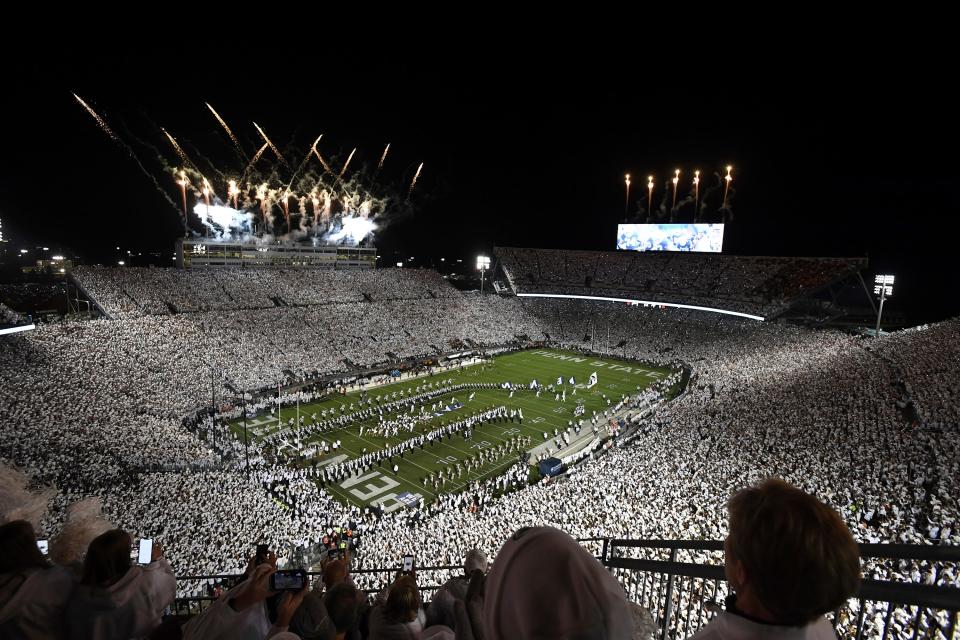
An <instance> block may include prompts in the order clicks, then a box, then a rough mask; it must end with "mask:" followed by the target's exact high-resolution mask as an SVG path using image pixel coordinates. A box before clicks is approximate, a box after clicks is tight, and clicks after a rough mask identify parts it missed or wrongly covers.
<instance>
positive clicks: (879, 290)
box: [873, 275, 894, 338]
mask: <svg viewBox="0 0 960 640" xmlns="http://www.w3.org/2000/svg"><path fill="white" fill-rule="evenodd" d="M893 280H894V277H893V276H890V275H880V276H877V277H875V278H874V279H873V281H874V283H876V284H874V286H873V293H874V294H875V295H878V296H880V309H878V310H877V331H876V333H875V334H874V335H876V336H877V337H878V338H879V337H880V318H881V317H882V316H883V303H884V301H885V300H886V299H887V296H892V295H893Z"/></svg>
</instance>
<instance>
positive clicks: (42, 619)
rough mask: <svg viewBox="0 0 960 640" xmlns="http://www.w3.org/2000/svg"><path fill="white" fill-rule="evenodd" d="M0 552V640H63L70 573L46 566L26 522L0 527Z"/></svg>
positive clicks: (71, 580) (71, 581) (9, 523)
mask: <svg viewBox="0 0 960 640" xmlns="http://www.w3.org/2000/svg"><path fill="white" fill-rule="evenodd" d="M0 549H3V553H0V638H25V637H42V638H65V637H67V636H66V628H65V621H64V611H65V609H66V606H67V602H68V601H69V598H70V594H71V592H72V591H73V576H72V575H71V574H70V571H69V570H68V569H67V568H65V567H59V566H56V565H52V564H50V562H49V561H48V560H47V559H46V558H45V557H44V555H43V554H42V553H41V551H40V549H39V547H38V545H37V536H36V534H35V533H34V530H33V525H32V524H30V523H29V522H27V521H26V520H14V521H12V522H8V523H6V524H4V525H2V526H0Z"/></svg>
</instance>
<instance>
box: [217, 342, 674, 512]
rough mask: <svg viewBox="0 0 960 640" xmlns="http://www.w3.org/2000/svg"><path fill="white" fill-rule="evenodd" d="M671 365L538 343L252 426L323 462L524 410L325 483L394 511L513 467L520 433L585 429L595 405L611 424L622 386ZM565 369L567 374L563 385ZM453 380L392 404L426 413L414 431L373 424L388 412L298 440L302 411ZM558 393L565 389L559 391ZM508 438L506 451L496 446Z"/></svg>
mask: <svg viewBox="0 0 960 640" xmlns="http://www.w3.org/2000/svg"><path fill="white" fill-rule="evenodd" d="M594 373H596V376H597V383H596V384H594V385H592V386H588V382H589V378H590V376H591V374H594ZM670 373H672V371H671V370H670V369H665V368H658V367H651V366H649V365H646V364H640V363H636V362H630V361H623V360H619V359H613V358H596V357H593V356H588V355H584V354H579V353H576V352H567V351H559V350H555V349H533V350H528V351H520V352H515V353H510V354H505V355H502V356H497V357H495V358H493V359H492V360H489V361H486V362H483V363H480V364H474V365H471V366H467V367H464V368H462V369H459V370H457V369H451V370H447V371H443V372H437V373H435V374H434V375H432V376H421V377H418V378H410V379H407V380H404V381H402V382H397V383H393V384H388V385H384V386H379V387H372V388H368V389H367V390H366V392H365V394H366V395H365V398H366V400H368V401H370V400H372V402H369V403H365V404H363V405H361V404H360V398H361V396H360V392H359V391H357V392H352V393H349V394H347V395H341V394H333V395H330V396H328V397H326V398H324V399H323V400H322V401H320V402H313V403H311V404H305V403H304V404H301V405H300V408H299V414H298V410H297V408H296V407H284V408H283V409H282V411H281V413H280V416H279V418H278V416H277V415H276V413H274V414H272V415H271V413H270V412H269V411H267V412H263V413H261V414H260V415H259V416H258V417H257V418H255V419H248V421H247V428H248V435H249V437H250V440H251V447H256V448H258V449H259V448H260V447H261V446H262V444H263V443H261V442H260V440H262V439H263V438H264V437H267V436H271V435H277V434H278V437H276V438H274V440H276V441H278V442H279V446H277V447H276V449H277V450H278V452H279V453H280V455H282V456H284V457H285V459H288V460H290V463H291V464H296V465H297V466H311V465H312V466H319V467H322V466H323V465H328V464H338V463H342V462H343V461H345V460H349V459H354V458H357V457H360V456H361V455H364V454H369V453H374V452H377V451H379V450H382V449H385V448H388V447H391V446H395V445H397V444H400V443H402V442H404V441H407V440H409V439H411V438H413V437H416V436H418V435H420V434H424V433H427V432H428V431H431V430H433V429H436V428H438V427H440V426H441V425H449V424H451V423H453V422H456V421H458V420H462V419H464V418H467V417H469V416H472V415H475V414H478V413H480V412H482V411H485V410H487V409H491V408H494V407H501V406H502V407H506V409H507V410H508V411H509V410H520V411H522V413H523V421H522V422H520V421H519V420H514V421H512V422H511V421H510V420H503V421H497V422H488V423H485V424H483V425H481V426H479V427H476V428H474V429H473V431H472V434H471V437H470V438H464V437H463V436H462V435H459V434H457V435H454V436H453V437H448V438H442V439H441V440H439V441H436V440H435V441H434V442H433V444H429V445H427V446H425V447H423V448H415V449H412V450H409V451H407V452H406V453H405V455H404V457H403V458H402V459H400V458H398V457H396V456H395V457H394V458H393V462H392V463H389V464H388V462H387V461H386V460H384V461H383V464H382V465H381V466H378V465H376V464H374V465H373V466H372V467H370V468H368V469H366V470H363V471H361V472H360V473H358V474H357V475H354V476H352V477H349V478H346V479H344V480H342V481H340V482H339V483H333V482H327V483H325V485H324V488H325V490H326V491H328V492H329V493H330V494H331V495H332V496H334V497H335V498H337V499H338V500H341V501H343V502H344V503H351V504H354V505H358V506H361V507H365V506H369V505H379V506H380V507H381V508H383V509H384V510H386V511H393V510H395V509H397V508H401V507H402V506H403V505H405V504H411V503H413V501H415V500H418V499H420V498H422V499H423V500H424V501H425V502H430V501H431V500H433V499H434V498H435V497H436V496H437V495H438V494H440V493H457V492H459V491H462V490H464V489H466V488H467V487H468V485H469V484H471V483H473V482H475V481H477V480H483V479H486V478H490V477H493V476H497V475H499V474H501V473H503V472H504V471H506V470H507V469H508V468H509V467H511V466H512V465H513V464H515V463H516V462H517V461H518V459H519V452H518V451H517V450H516V449H515V448H514V449H512V450H509V449H510V448H509V447H508V446H506V444H505V443H507V442H508V441H509V440H511V438H512V439H513V440H514V442H515V441H516V440H517V439H518V438H520V437H527V438H529V439H530V442H529V445H528V446H524V447H523V448H522V449H521V451H522V450H531V449H533V448H534V447H535V446H537V445H540V444H543V443H544V435H543V434H544V433H545V432H546V433H547V434H548V435H549V438H550V440H551V441H552V440H553V439H554V431H555V430H557V431H559V432H561V433H562V432H563V431H564V430H565V429H567V427H568V425H569V422H570V421H574V422H576V421H577V420H578V419H582V420H583V422H584V428H585V429H586V430H588V431H589V430H590V418H591V417H592V416H593V412H594V411H596V412H597V414H598V415H600V416H601V419H600V420H599V421H598V423H597V426H598V427H604V426H605V425H606V420H604V419H602V414H603V411H604V410H605V409H606V408H607V407H608V406H610V405H615V404H616V403H617V402H618V401H619V399H620V397H621V395H622V394H635V393H637V391H638V389H643V388H645V387H647V386H649V385H651V384H653V383H655V382H657V381H658V380H660V379H662V378H665V377H667V376H669V375H670ZM558 378H559V379H562V382H561V383H560V384H558ZM571 378H573V383H571ZM533 380H536V381H537V382H538V383H539V384H540V385H542V388H541V391H540V394H539V396H538V395H537V393H536V391H535V390H533V389H531V388H530V385H531V382H532V381H533ZM507 382H509V383H513V385H515V390H514V391H513V392H512V393H511V391H510V390H508V389H503V388H501V387H500V385H502V384H503V383H507ZM489 383H493V384H495V385H496V388H492V389H488V388H476V389H475V388H472V387H471V386H472V385H479V384H489ZM452 385H468V388H463V389H459V390H456V391H452V392H449V393H444V394H442V395H436V396H433V397H431V398H429V399H428V400H426V401H425V402H424V403H423V407H422V408H421V405H420V404H418V405H416V408H415V411H416V413H415V414H410V411H409V408H404V409H399V410H398V411H393V412H391V411H386V412H385V413H384V417H385V419H387V420H392V419H395V418H397V417H398V416H400V415H403V416H407V415H415V416H417V426H416V430H415V431H413V432H408V431H405V430H401V431H400V432H399V433H397V434H396V435H395V436H393V437H384V436H380V435H376V434H374V433H371V431H373V430H375V429H376V427H377V425H378V424H379V416H374V417H371V418H368V419H366V420H359V419H358V420H355V421H353V422H352V423H351V424H349V425H347V426H345V427H344V428H339V429H332V430H329V431H326V432H323V433H316V434H311V435H309V436H307V437H306V438H301V439H300V441H299V447H297V446H295V445H296V444H297V443H296V442H295V439H294V437H293V434H292V428H293V425H292V424H290V422H289V421H290V420H291V419H293V420H294V422H296V420H297V417H298V415H299V416H300V417H302V418H303V419H304V422H306V423H310V422H312V421H313V420H314V419H317V420H323V419H329V418H331V417H340V416H350V415H351V414H355V413H357V412H358V411H360V410H361V409H369V408H371V407H373V408H377V407H382V406H385V405H387V404H388V403H393V402H397V401H399V400H402V399H404V398H405V397H409V396H412V395H416V394H419V393H425V392H431V391H434V390H435V389H437V388H440V387H448V386H452ZM548 385H552V386H553V390H548V389H547V387H548ZM471 394H472V395H473V397H472V399H470V396H471ZM557 394H560V398H559V399H558V398H557ZM564 395H565V399H564ZM578 404H582V406H583V414H582V415H581V416H579V418H578V417H577V416H575V415H574V411H575V410H576V407H577V406H578ZM324 412H325V413H324ZM313 416H316V418H314V417H313ZM242 424H243V422H242V420H238V421H234V422H233V423H232V427H233V429H234V431H235V433H236V434H237V435H238V437H240V438H242ZM361 427H363V433H362V435H361ZM602 434H605V431H604V432H602ZM337 441H339V442H340V446H339V447H338V448H337V449H336V450H335V451H334V450H333V446H332V445H333V443H334V442H337ZM325 445H326V446H327V448H329V449H330V451H329V452H328V453H324V448H325ZM501 446H502V450H501V451H500V452H499V453H492V452H497V451H498V447H501ZM481 452H485V453H484V456H483V458H484V459H483V460H481V458H480V456H479V454H480V453H481ZM267 453H268V454H269V455H273V454H275V451H274V450H273V449H269V450H268V451H267ZM304 453H306V454H307V455H304ZM561 455H562V453H561ZM468 460H471V461H472V465H473V466H474V469H473V470H472V471H470V472H466V471H465V470H461V471H459V472H458V471H457V470H456V467H457V465H458V464H460V465H461V467H465V463H466V462H467V461H468ZM393 464H397V465H398V466H399V470H398V471H397V473H394V472H393ZM440 471H443V472H444V475H445V476H446V477H447V478H448V481H446V482H444V484H443V486H439V487H434V486H433V484H432V482H428V483H427V485H426V486H425V485H424V479H427V478H431V477H436V474H437V473H438V472H440ZM431 474H434V475H433V476H431Z"/></svg>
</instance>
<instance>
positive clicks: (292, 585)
mask: <svg viewBox="0 0 960 640" xmlns="http://www.w3.org/2000/svg"><path fill="white" fill-rule="evenodd" d="M270 582H271V585H270V588H271V589H272V590H273V591H299V590H300V589H303V585H304V584H305V577H304V574H303V572H302V571H299V570H297V571H277V572H275V573H272V574H270Z"/></svg>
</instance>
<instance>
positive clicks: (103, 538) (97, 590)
mask: <svg viewBox="0 0 960 640" xmlns="http://www.w3.org/2000/svg"><path fill="white" fill-rule="evenodd" d="M132 546H133V545H132V541H131V539H130V534H128V533H127V532H126V531H124V530H123V529H112V530H110V531H107V532H106V533H103V534H101V535H99V536H97V537H96V538H94V539H93V541H92V542H91V543H90V546H89V547H88V548H87V556H86V558H85V559H84V562H83V577H82V579H81V580H80V585H79V586H77V588H76V589H75V590H74V593H73V597H72V598H71V599H70V603H69V605H68V606H67V624H68V625H69V627H70V637H71V638H77V639H78V640H86V639H87V638H91V639H93V638H139V637H141V636H146V635H148V634H149V633H150V632H151V631H153V630H154V629H155V628H156V627H158V626H159V625H160V620H161V616H162V615H163V611H164V610H165V609H166V608H167V606H168V605H170V603H172V602H173V599H174V597H175V596H176V591H177V584H176V579H175V578H174V576H173V570H172V569H171V568H170V563H169V562H167V560H166V559H165V558H164V557H163V549H162V548H161V547H160V545H159V544H157V543H156V542H155V541H153V540H151V541H150V544H148V545H142V546H139V545H138V546H139V548H138V550H137V552H138V555H139V551H140V550H141V549H143V550H144V553H147V552H148V553H149V562H148V563H147V564H146V565H145V566H139V565H134V564H133V562H132V560H131V553H130V551H131V548H132ZM141 559H143V560H146V559H147V558H146V557H143V558H141Z"/></svg>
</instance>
